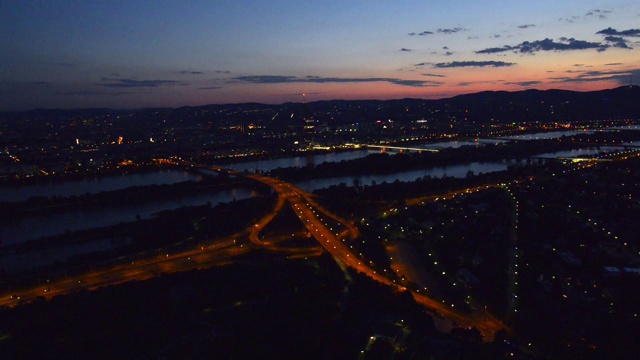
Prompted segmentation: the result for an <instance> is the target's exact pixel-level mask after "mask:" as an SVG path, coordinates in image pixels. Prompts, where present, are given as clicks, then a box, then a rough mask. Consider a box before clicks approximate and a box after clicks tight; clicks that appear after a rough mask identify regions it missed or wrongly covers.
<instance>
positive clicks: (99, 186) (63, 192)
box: [0, 170, 202, 202]
mask: <svg viewBox="0 0 640 360" xmlns="http://www.w3.org/2000/svg"><path fill="white" fill-rule="evenodd" d="M201 179H202V176H199V175H195V174H191V173H188V172H185V171H179V170H162V171H154V172H151V173H142V174H122V175H117V176H107V177H92V178H87V179H83V180H71V181H65V182H62V183H52V184H42V185H29V186H22V187H12V188H7V187H0V202H2V201H7V202H19V201H25V200H27V199H29V198H30V197H34V196H46V197H53V196H60V197H66V196H78V195H83V194H93V193H99V192H102V191H114V190H122V189H126V188H128V187H132V186H146V185H165V184H175V183H179V182H183V181H200V180H201Z"/></svg>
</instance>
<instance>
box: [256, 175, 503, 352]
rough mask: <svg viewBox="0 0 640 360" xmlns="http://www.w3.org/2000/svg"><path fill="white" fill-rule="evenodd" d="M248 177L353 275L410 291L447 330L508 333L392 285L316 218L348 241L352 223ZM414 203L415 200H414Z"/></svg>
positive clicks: (478, 316) (299, 193) (483, 315)
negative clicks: (278, 200) (334, 225)
mask: <svg viewBox="0 0 640 360" xmlns="http://www.w3.org/2000/svg"><path fill="white" fill-rule="evenodd" d="M250 178H252V179H254V180H256V181H259V182H262V183H263V184H266V185H269V186H270V187H272V188H273V189H274V190H275V191H276V192H277V193H278V195H279V197H282V198H285V199H286V201H288V202H289V204H290V206H291V207H292V208H293V210H294V211H295V212H296V214H297V215H298V218H299V219H300V221H302V223H303V224H304V226H305V227H306V228H307V230H308V231H309V232H310V233H311V235H312V236H313V237H314V238H315V239H316V240H317V241H318V242H319V243H320V245H322V247H323V248H324V249H325V250H326V251H327V252H329V253H330V254H331V255H332V256H333V257H334V258H335V259H336V260H337V261H340V262H341V263H342V264H344V265H346V266H348V267H350V268H352V269H354V270H356V271H357V272H360V273H363V274H365V275H367V276H368V277H370V278H372V279H373V280H375V281H378V282H380V283H382V284H385V285H387V286H391V287H393V288H395V289H397V290H399V291H410V292H411V294H412V295H413V298H414V299H415V301H416V302H417V303H418V304H421V305H423V306H425V307H426V308H428V309H429V310H431V311H433V312H435V313H437V314H438V315H439V316H440V317H444V318H446V319H447V320H449V322H450V323H449V327H453V324H457V326H462V327H475V328H477V329H478V330H479V331H480V333H481V334H482V335H483V336H484V338H485V340H487V341H490V340H492V339H493V336H494V334H495V332H496V331H498V330H507V331H508V330H509V329H508V328H507V326H506V325H504V323H502V322H501V321H500V320H498V319H496V318H495V317H493V316H492V315H491V314H489V313H487V312H479V313H474V314H471V315H468V314H462V313H459V312H457V311H455V310H454V309H453V308H452V307H451V306H448V305H446V304H443V303H442V302H439V301H437V300H434V299H432V298H430V297H429V296H428V295H427V294H424V293H420V292H418V291H417V290H412V289H407V288H405V287H404V286H402V285H400V284H396V283H395V282H394V281H392V280H390V279H389V278H387V277H385V276H384V275H383V274H381V273H379V272H377V271H376V270H374V269H373V268H371V267H369V266H368V265H367V263H366V262H364V261H363V260H361V259H359V258H358V257H357V256H356V255H355V254H354V253H353V252H352V251H351V250H350V249H349V248H348V247H347V246H346V245H345V244H344V243H343V241H342V240H343V238H342V237H341V236H340V233H339V232H335V230H333V231H332V229H331V228H329V227H327V225H326V223H325V222H323V220H322V219H321V218H320V216H321V215H322V216H324V217H326V218H331V219H332V220H334V221H337V222H338V223H339V224H340V225H341V226H343V227H344V229H345V230H346V231H347V232H348V234H349V236H350V237H351V238H352V239H355V238H357V236H358V230H357V229H356V228H355V227H354V226H353V225H352V224H350V223H349V222H347V221H346V220H344V219H342V218H340V217H338V216H337V215H335V214H332V213H331V212H329V211H328V210H326V209H325V208H323V207H321V206H319V205H318V204H317V203H316V202H315V201H314V200H313V199H312V196H311V195H310V194H308V193H306V192H304V191H303V190H301V189H299V188H297V187H295V186H294V185H292V184H290V183H287V182H284V181H282V180H278V179H273V178H269V177H265V176H258V175H251V176H250ZM484 188H485V187H482V189H484ZM475 190H480V187H479V188H478V189H475V188H473V189H468V191H475ZM462 192H464V191H462ZM452 195H453V194H452ZM416 201H418V200H417V199H416Z"/></svg>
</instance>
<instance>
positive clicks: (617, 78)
mask: <svg viewBox="0 0 640 360" xmlns="http://www.w3.org/2000/svg"><path fill="white" fill-rule="evenodd" d="M0 34H2V36H1V37H0V110H26V109H31V108H84V107H110V108H141V107H178V106H183V105H204V104H211V103H237V102H249V101H252V102H264V103H282V102H287V101H296V102H299V101H302V96H301V94H302V93H306V94H307V100H308V101H314V100H324V99H392V98H405V97H412V98H426V99H435V98H443V97H450V96H453V95H457V94H461V93H471V92H477V91H483V90H510V91H514V90H523V89H529V88H535V89H551V88H559V89H570V90H580V91H586V90H595V89H604V88H612V87H616V86H619V85H626V84H629V83H630V81H633V82H634V84H638V83H640V51H639V49H640V1H637V0H632V1H606V0H604V1H591V0H553V1H548V0H527V1H519V0H504V1H503V0H493V1H490V0H487V1H478V0H474V1H466V0H465V1H462V0H446V1H445V0H433V1H424V0H422V1H402V0H397V1H396V0H367V1H360V0H353V1H351V0H349V1H347V0H341V1H327V0H322V1H316V0H308V1H292V0H271V1H257V0H232V1H227V0H214V1H211V0H208V1H195V0H194V1H189V0H175V1H163V0H154V1H138V0H123V1H119V0H111V1H106V0H105V1H97V0H96V1H92V0H85V1H80V0H76V1H61V0H43V1H30V0H5V1H2V2H0ZM632 74H634V76H633V77H632V76H631V75H632Z"/></svg>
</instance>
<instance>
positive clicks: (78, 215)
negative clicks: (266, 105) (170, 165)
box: [0, 188, 255, 246]
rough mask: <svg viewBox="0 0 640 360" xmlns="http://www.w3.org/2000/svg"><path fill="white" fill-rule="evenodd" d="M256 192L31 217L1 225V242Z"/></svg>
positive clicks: (238, 198) (142, 216)
mask: <svg viewBox="0 0 640 360" xmlns="http://www.w3.org/2000/svg"><path fill="white" fill-rule="evenodd" d="M254 195H255V193H254V192H253V191H252V190H249V189H242V188H241V189H233V190H228V191H222V192H217V193H213V194H204V195H192V196H187V197H182V198H179V199H173V200H167V201H154V202H150V203H145V204H133V205H126V206H118V207H105V208H97V209H91V210H86V211H85V210H78V211H65V212H61V213H56V214H54V215H51V216H36V217H29V218H25V219H22V221H19V222H16V223H13V224H7V225H0V240H2V245H1V246H6V245H11V244H16V243H20V242H24V241H27V240H31V239H37V238H41V237H45V236H53V235H59V234H63V233H64V232H66V231H77V230H87V229H93V228H98V227H104V226H109V225H115V224H119V223H121V222H130V221H135V220H136V218H137V217H138V216H139V217H140V218H141V219H148V218H150V217H152V216H153V215H154V214H156V213H158V212H160V211H164V210H173V209H177V208H180V207H184V206H196V205H205V204H206V203H207V202H209V201H210V202H211V203H212V205H213V206H215V205H217V204H219V203H224V202H230V201H233V200H234V199H236V200H242V199H247V198H249V197H252V196H254Z"/></svg>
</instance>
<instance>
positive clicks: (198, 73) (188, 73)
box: [179, 70, 204, 75]
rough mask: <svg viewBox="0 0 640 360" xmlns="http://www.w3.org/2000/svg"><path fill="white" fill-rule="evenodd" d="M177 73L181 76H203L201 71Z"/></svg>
mask: <svg viewBox="0 0 640 360" xmlns="http://www.w3.org/2000/svg"><path fill="white" fill-rule="evenodd" d="M179 73H180V74H183V75H202V74H204V73H203V72H202V71H189V70H183V71H179Z"/></svg>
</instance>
